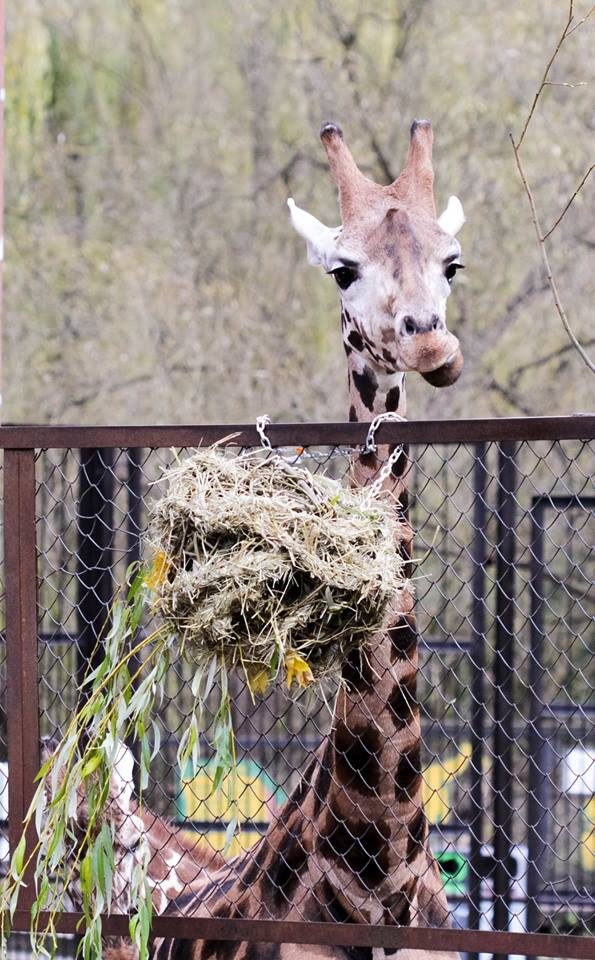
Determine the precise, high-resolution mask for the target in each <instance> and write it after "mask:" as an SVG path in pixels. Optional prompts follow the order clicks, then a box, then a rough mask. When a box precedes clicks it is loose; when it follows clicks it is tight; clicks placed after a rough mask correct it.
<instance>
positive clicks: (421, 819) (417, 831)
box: [405, 809, 426, 862]
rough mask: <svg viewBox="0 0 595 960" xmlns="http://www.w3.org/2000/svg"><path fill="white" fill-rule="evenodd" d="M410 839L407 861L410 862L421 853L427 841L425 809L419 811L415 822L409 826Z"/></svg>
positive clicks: (414, 819)
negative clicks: (421, 848)
mask: <svg viewBox="0 0 595 960" xmlns="http://www.w3.org/2000/svg"><path fill="white" fill-rule="evenodd" d="M407 829H408V830H409V839H408V840H407V853H406V855H405V856H406V859H407V861H408V862H409V861H410V860H413V858H414V857H415V856H416V855H417V853H419V850H420V847H423V845H424V843H425V840H426V815H425V813H424V811H423V809H421V810H418V811H417V813H416V814H415V816H414V818H413V820H411V822H410V823H409V824H408V827H407Z"/></svg>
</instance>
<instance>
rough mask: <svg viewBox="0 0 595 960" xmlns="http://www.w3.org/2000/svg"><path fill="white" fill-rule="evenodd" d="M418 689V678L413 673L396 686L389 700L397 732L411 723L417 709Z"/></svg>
mask: <svg viewBox="0 0 595 960" xmlns="http://www.w3.org/2000/svg"><path fill="white" fill-rule="evenodd" d="M416 687H417V677H416V675H415V673H412V674H411V676H409V677H405V679H404V680H402V681H401V683H396V684H395V686H394V687H393V689H392V691H391V694H390V696H389V698H388V700H387V704H388V708H389V710H390V712H391V714H392V718H393V723H394V725H395V728H396V729H397V730H401V729H402V728H403V727H404V726H406V725H407V724H408V723H409V721H410V720H411V718H412V716H413V714H414V713H415V711H416V709H417V700H416Z"/></svg>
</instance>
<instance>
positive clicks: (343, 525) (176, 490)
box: [150, 448, 405, 692]
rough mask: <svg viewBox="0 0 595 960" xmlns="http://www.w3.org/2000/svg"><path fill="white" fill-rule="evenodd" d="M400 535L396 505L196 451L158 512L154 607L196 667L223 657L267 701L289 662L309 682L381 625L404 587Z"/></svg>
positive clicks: (336, 668) (286, 470) (252, 457)
mask: <svg viewBox="0 0 595 960" xmlns="http://www.w3.org/2000/svg"><path fill="white" fill-rule="evenodd" d="M400 534H401V530H400V525H399V523H398V521H397V519H396V517H395V511H394V504H393V503H392V502H391V500H390V498H374V497H372V496H371V495H370V493H369V491H366V490H365V489H363V490H362V489H345V488H343V487H342V486H341V484H340V483H338V482H337V481H335V480H331V479H329V478H327V477H323V476H314V475H312V474H311V473H310V472H309V471H308V470H306V469H304V468H302V467H299V466H295V465H289V464H288V463H287V462H286V461H285V460H283V458H282V457H281V456H279V455H271V456H269V457H268V458H267V459H263V458H262V456H261V455H259V454H258V453H256V454H255V453H252V454H248V455H244V456H241V457H228V456H225V454H224V453H223V452H222V451H221V450H220V449H217V448H206V449H200V450H198V451H197V452H195V453H194V454H193V455H192V456H191V457H190V458H188V459H186V460H184V461H183V462H181V463H179V464H178V465H177V466H174V467H173V468H171V469H170V470H169V472H168V490H167V493H166V495H165V496H164V497H163V498H162V499H161V500H159V501H158V502H157V503H156V504H155V505H154V507H153V510H152V519H151V534H150V537H151V542H152V544H153V546H154V547H155V548H156V550H157V554H156V558H157V559H156V561H155V565H154V568H153V569H154V574H153V577H152V587H153V590H154V591H155V594H154V596H155V602H154V609H155V612H156V613H157V614H158V615H160V616H161V617H162V618H163V619H164V621H165V622H166V624H167V625H168V627H169V628H170V629H171V630H172V632H174V633H175V634H176V635H177V636H178V637H179V640H180V643H181V645H182V648H183V649H184V652H185V654H186V655H188V656H190V657H191V658H192V659H193V660H194V661H195V662H196V663H197V664H198V665H200V664H201V663H206V662H207V661H210V660H212V658H213V654H217V655H218V659H219V662H220V663H221V665H222V666H223V665H225V667H227V668H233V667H237V666H241V667H243V669H244V671H245V673H246V676H247V677H248V681H249V682H251V681H252V683H253V685H254V688H255V689H258V687H259V686H260V687H262V690H261V692H263V690H264V689H266V685H267V683H268V680H269V679H270V678H272V677H274V676H276V675H277V673H278V672H279V669H280V666H281V665H282V664H285V667H286V669H287V672H288V676H287V679H288V685H290V684H291V676H290V672H289V671H290V667H291V663H292V657H293V659H294V663H295V665H296V669H295V679H297V680H298V682H300V683H301V684H302V685H306V681H308V682H309V681H310V680H312V679H320V678H322V677H324V676H327V675H329V674H334V675H338V674H339V672H340V669H341V666H342V665H343V663H344V662H345V659H346V657H347V656H348V654H349V653H350V651H351V650H352V649H353V648H354V647H356V646H359V647H361V646H362V645H364V644H365V642H366V640H368V639H369V638H370V637H371V636H372V635H373V634H374V633H375V632H376V631H378V630H379V629H380V628H382V626H383V625H384V624H385V622H386V619H387V616H388V613H389V610H390V609H391V608H392V607H394V604H395V601H397V600H398V593H399V591H400V590H401V589H402V588H403V587H404V585H405V580H404V578H403V561H402V559H401V558H400V556H399V554H398V552H397V550H396V548H395V547H396V543H397V542H398V540H399V538H400ZM304 664H306V665H307V667H308V668H309V670H310V671H311V673H306V670H305V667H304V666H303V665H304ZM300 670H301V672H300ZM265 678H266V681H265V682H264V683H263V682H261V681H263V680H264V679H265Z"/></svg>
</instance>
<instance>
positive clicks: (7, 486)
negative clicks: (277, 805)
mask: <svg viewBox="0 0 595 960" xmlns="http://www.w3.org/2000/svg"><path fill="white" fill-rule="evenodd" d="M366 432H367V424H363V423H305V424H304V423H288V424H273V425H271V426H270V428H269V429H268V431H267V434H268V436H269V438H270V441H271V444H272V445H273V447H275V446H283V445H289V444H292V445H295V444H296V443H299V444H301V445H304V446H308V445H316V444H318V445H321V444H341V445H345V446H356V445H358V444H361V443H363V442H364V440H365V437H366ZM231 435H234V444H238V445H242V446H255V445H258V443H259V437H258V434H257V431H256V428H255V427H254V426H253V425H246V424H240V425H229V424H227V425H205V426H190V425H189V426H147V427H144V426H140V427H135V426H132V427H127V426H123V427H119V426H118V427H109V426H97V427H81V426H2V427H0V448H1V449H3V451H4V507H3V509H4V548H5V566H6V663H7V672H8V677H9V678H10V682H9V683H8V696H7V725H8V756H9V764H10V770H11V775H10V781H9V804H10V834H9V840H10V845H11V849H14V847H15V845H16V843H17V841H18V839H19V837H20V825H21V823H22V821H23V820H24V817H25V813H26V811H27V809H28V807H29V804H30V801H31V799H32V796H33V792H34V778H35V775H36V773H37V770H38V768H39V701H38V684H37V644H38V626H37V593H36V591H37V566H36V564H37V554H36V508H35V454H36V450H39V449H45V448H55V449H62V448H70V447H78V448H82V449H86V450H89V449H93V448H95V449H96V448H110V447H122V448H127V449H129V450H131V452H132V450H134V448H139V447H149V448H155V447H186V446H190V447H196V446H199V445H204V444H210V443H214V442H215V441H217V440H221V439H223V438H229V437H230V436H231ZM594 438H595V416H592V415H585V416H571V417H535V418H506V419H495V420H451V421H411V422H403V423H383V424H382V425H381V426H380V428H379V431H378V434H377V440H378V442H380V443H439V444H456V443H467V444H469V443H476V444H482V443H487V442H496V443H498V444H499V445H500V450H501V452H502V453H503V454H506V451H508V453H510V452H511V451H514V445H515V443H516V442H519V441H527V440H528V441H531V440H536V441H537V440H552V441H553V440H592V439H594ZM506 459H507V458H506V456H502V457H501V473H502V474H504V473H506V471H508V473H506V476H504V475H501V477H500V480H501V488H502V490H503V491H504V500H507V501H509V502H507V503H505V502H502V503H501V507H502V510H504V511H506V510H509V509H513V506H512V499H513V498H512V497H509V496H507V494H508V493H509V492H511V491H513V490H514V475H513V474H511V472H510V467H506V466H505V461H506ZM479 463H480V466H479V467H478V470H477V477H476V483H478V484H480V485H481V482H482V478H481V473H482V470H481V459H480V460H479ZM513 470H514V467H513ZM534 507H535V509H537V510H538V509H540V506H539V503H536V504H534ZM503 553H504V554H505V553H506V551H503ZM510 566H511V563H510V562H509V563H508V564H507V558H506V555H505V556H504V560H503V566H502V568H501V570H500V571H499V577H500V578H504V579H505V578H506V577H507V575H508V573H509V568H510ZM499 589H500V591H501V594H502V600H501V605H500V608H499V615H500V618H501V621H502V624H503V628H504V629H505V630H507V631H508V633H509V635H510V636H509V639H510V641H512V638H513V633H512V625H511V624H510V623H509V622H508V619H507V603H508V601H507V599H506V596H507V595H506V584H505V583H502V582H499ZM508 605H510V604H509V603H508ZM30 840H31V837H30V838H29V841H30ZM537 840H539V838H537ZM503 842H504V841H503ZM32 871H33V868H32V866H31V868H30V869H29V875H28V877H26V878H25V881H26V884H27V885H26V886H25V888H24V889H23V890H22V893H21V898H20V901H19V909H18V910H17V913H16V915H15V919H14V924H13V928H14V929H15V930H27V929H28V927H29V922H30V916H29V908H30V906H31V903H32V900H33V883H32ZM501 893H502V897H503V899H505V897H506V890H505V889H503V890H502V891H501ZM81 919H82V917H81V915H80V914H74V913H67V914H64V915H63V916H62V918H61V921H60V923H59V925H58V929H59V930H60V931H62V932H65V933H74V932H76V927H77V924H78V922H79V921H80V920H81ZM103 930H104V932H105V933H106V934H113V935H124V936H126V935H127V933H128V918H127V917H125V916H118V915H112V916H111V917H106V918H104V923H103ZM153 935H154V936H170V937H171V936H174V937H179V938H184V939H189V938H196V939H203V938H216V939H219V940H245V941H255V942H258V941H264V942H275V943H296V944H297V943H299V944H302V943H303V944H306V943H311V944H320V945H323V944H325V945H326V944H328V945H340V946H351V947H384V948H387V949H389V950H396V949H399V948H405V947H408V948H411V949H414V948H417V949H425V950H430V951H432V950H442V951H444V950H462V951H467V952H471V953H474V954H477V953H479V952H488V953H493V954H494V955H506V954H511V953H515V954H524V955H525V956H543V957H564V958H566V957H569V958H571V957H572V958H577V960H582V958H585V960H586V958H593V957H595V947H594V943H593V941H592V940H590V939H589V938H587V937H575V936H568V935H558V934H534V933H511V932H499V931H484V930H481V931H480V930H460V929H448V930H446V929H431V928H407V927H391V926H375V925H361V926H360V925H350V924H340V923H307V922H295V921H276V920H240V919H236V920H228V919H217V918H204V919H197V918H189V917H175V916H158V917H155V919H154V922H153Z"/></svg>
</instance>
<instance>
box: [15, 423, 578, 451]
mask: <svg viewBox="0 0 595 960" xmlns="http://www.w3.org/2000/svg"><path fill="white" fill-rule="evenodd" d="M367 430H368V424H366V423H275V424H271V426H270V427H268V428H267V436H268V437H269V439H270V441H271V443H272V445H273V446H295V445H296V444H299V445H301V446H309V445H316V444H321V445H327V444H331V445H341V444H344V445H345V446H351V445H355V444H359V443H362V442H363V441H364V440H365V438H366V434H367ZM593 436H595V415H593V414H585V415H578V416H571V417H503V418H501V419H490V420H410V421H407V422H404V423H383V424H381V425H380V427H379V429H378V431H377V433H376V439H377V441H379V442H380V443H398V442H403V443H480V442H494V441H496V442H497V441H499V440H519V441H521V440H587V439H590V438H592V437H593ZM227 437H233V438H234V442H235V443H236V444H237V445H240V446H259V444H260V440H259V437H258V434H257V432H256V427H255V426H254V424H245V423H240V424H223V425H221V424H203V425H192V424H188V425H182V426H147V427H143V426H136V427H135V426H124V427H104V426H93V427H80V426H43V425H42V426H37V425H24V426H2V427H0V449H2V448H4V449H8V448H10V449H13V450H23V449H29V450H30V449H41V448H43V449H48V448H55V449H66V448H68V447H192V446H199V445H200V444H208V443H215V442H217V441H219V440H222V439H225V438H227Z"/></svg>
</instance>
